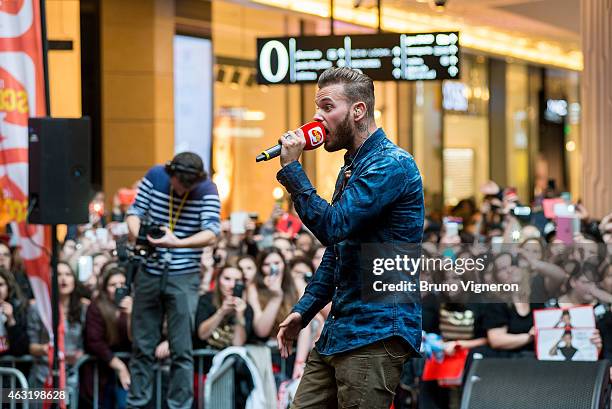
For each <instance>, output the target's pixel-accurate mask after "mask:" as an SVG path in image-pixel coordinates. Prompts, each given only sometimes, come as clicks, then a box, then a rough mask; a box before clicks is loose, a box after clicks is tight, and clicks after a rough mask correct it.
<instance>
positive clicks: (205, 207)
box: [127, 166, 221, 275]
mask: <svg viewBox="0 0 612 409" xmlns="http://www.w3.org/2000/svg"><path fill="white" fill-rule="evenodd" d="M182 199H183V197H181V196H179V195H177V194H176V192H174V194H173V199H172V204H173V210H172V216H173V218H174V219H176V215H177V213H178V211H179V207H180V205H181V202H182ZM169 209H170V176H169V175H168V174H167V173H166V171H165V169H164V167H163V166H154V167H153V168H151V169H150V170H149V171H148V172H147V174H146V175H145V177H144V178H142V180H141V181H140V184H139V185H138V194H137V195H136V201H135V202H134V204H133V205H132V206H131V207H130V209H129V210H128V212H127V214H128V215H136V216H138V217H140V218H141V219H142V218H144V217H147V216H148V217H150V218H151V220H152V221H153V223H155V224H159V225H162V226H167V227H168V226H169V225H170V223H169V220H170V212H169ZM219 211H220V202H219V194H218V193H217V186H215V184H214V183H213V182H211V181H210V180H205V181H203V182H201V183H199V184H198V185H196V186H195V187H194V188H193V189H191V191H190V192H189V194H188V196H187V198H186V200H185V204H184V205H183V207H182V209H181V211H180V214H179V217H178V219H177V220H176V225H175V227H174V234H175V235H176V237H178V238H179V239H183V238H185V237H189V236H193V235H194V234H196V233H199V232H201V231H204V230H210V231H212V232H213V233H215V234H219V231H220V227H221V226H220V219H219ZM157 253H158V257H149V258H148V259H147V262H146V270H147V271H148V272H150V273H152V274H158V275H161V274H162V273H163V271H164V268H165V261H164V260H167V259H170V257H168V256H167V253H170V255H171V261H170V262H169V264H168V274H169V275H178V274H189V273H197V272H199V271H200V257H201V256H202V249H201V248H160V247H158V248H157Z"/></svg>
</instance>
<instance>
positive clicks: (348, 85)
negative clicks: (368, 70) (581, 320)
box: [317, 67, 375, 119]
mask: <svg viewBox="0 0 612 409" xmlns="http://www.w3.org/2000/svg"><path fill="white" fill-rule="evenodd" d="M335 84H342V85H344V95H345V96H346V98H347V99H348V100H349V102H350V103H352V104H354V103H356V102H364V103H365V105H366V109H367V111H368V112H367V117H368V118H370V119H373V118H374V102H375V101H374V82H373V81H372V79H371V78H370V77H368V76H367V75H365V74H363V73H361V72H359V71H357V70H354V69H352V68H348V67H341V68H328V69H327V70H325V71H323V73H322V74H321V76H319V81H318V82H317V86H318V87H319V89H321V88H324V87H327V86H328V85H335Z"/></svg>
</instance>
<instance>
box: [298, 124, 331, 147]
mask: <svg viewBox="0 0 612 409" xmlns="http://www.w3.org/2000/svg"><path fill="white" fill-rule="evenodd" d="M300 129H301V130H302V132H304V138H306V146H305V147H304V150H306V151H309V150H311V149H316V148H318V147H319V146H321V145H323V143H324V142H325V137H326V134H325V128H323V124H321V123H320V122H308V123H307V124H304V125H302V126H300Z"/></svg>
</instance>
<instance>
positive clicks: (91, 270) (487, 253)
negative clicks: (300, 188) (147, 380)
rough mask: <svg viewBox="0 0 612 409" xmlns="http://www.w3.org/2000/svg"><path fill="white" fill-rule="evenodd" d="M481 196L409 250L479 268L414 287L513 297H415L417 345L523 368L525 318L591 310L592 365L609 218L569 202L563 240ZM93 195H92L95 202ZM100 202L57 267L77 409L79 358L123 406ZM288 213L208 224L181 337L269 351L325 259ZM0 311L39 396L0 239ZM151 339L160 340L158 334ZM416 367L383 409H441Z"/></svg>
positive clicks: (33, 336) (122, 303) (23, 302)
mask: <svg viewBox="0 0 612 409" xmlns="http://www.w3.org/2000/svg"><path fill="white" fill-rule="evenodd" d="M489 190H491V189H490V186H489ZM485 193H487V194H486V195H485V197H484V200H483V202H482V204H481V205H480V207H477V206H476V203H475V201H474V200H471V199H469V200H463V201H461V202H460V203H459V204H458V205H457V206H455V207H454V208H452V209H450V211H449V213H450V216H451V217H452V218H450V219H445V220H444V221H443V220H436V219H434V218H432V217H428V218H427V219H426V225H425V232H424V241H423V246H422V248H423V253H424V254H425V255H426V256H427V257H429V258H434V259H435V258H440V259H445V258H453V259H460V258H462V259H470V258H471V259H475V258H479V257H480V258H483V257H484V258H483V259H485V260H487V263H486V267H485V269H484V270H482V271H481V272H478V273H474V272H468V273H466V274H456V273H455V272H452V271H451V272H449V271H435V270H434V271H430V270H423V271H422V272H421V279H422V280H428V281H430V282H432V283H452V282H460V281H466V280H476V281H479V282H483V283H486V282H497V283H517V284H520V285H521V291H519V292H517V293H515V294H513V295H512V296H511V297H510V298H504V299H497V300H496V299H495V296H494V295H482V296H475V295H474V294H470V293H468V292H465V291H455V292H453V291H432V292H423V293H422V294H421V297H422V301H423V332H424V344H427V341H426V339H428V338H427V336H428V335H429V334H437V335H438V336H439V339H440V340H441V342H442V344H441V345H442V347H441V348H442V352H443V354H444V355H446V356H452V355H453V354H454V353H455V352H456V351H457V350H458V349H461V348H463V349H467V350H469V351H470V357H469V358H468V365H469V361H470V360H471V359H477V358H480V357H517V356H518V357H533V358H534V359H535V352H534V338H535V330H534V322H533V311H534V310H536V309H540V308H547V307H560V308H567V307H571V306H575V305H593V307H594V311H595V319H596V327H597V330H596V331H594V333H593V336H592V338H591V342H592V343H593V345H595V347H596V348H597V351H598V353H599V357H600V358H610V357H611V356H612V313H611V311H610V305H611V303H612V214H611V215H608V216H607V217H605V218H604V219H602V220H593V219H591V218H590V217H589V215H588V213H587V211H586V209H584V207H583V206H582V205H580V204H574V205H572V206H573V207H574V209H575V214H576V216H577V219H578V220H579V230H575V231H574V232H573V233H574V234H573V244H571V245H570V244H568V243H566V242H562V241H561V240H560V239H559V237H558V234H557V228H556V225H555V220H554V219H549V218H546V217H544V216H543V211H542V208H541V206H542V202H541V200H542V199H543V197H542V198H539V199H536V201H534V203H533V204H532V205H531V206H529V208H530V212H529V215H527V216H526V215H525V214H522V215H521V214H517V212H515V211H513V209H514V208H516V207H518V206H520V204H519V202H518V197H516V195H515V194H512V191H511V190H509V189H499V188H497V187H496V186H495V189H493V190H492V191H486V192H485ZM103 200H104V199H103V197H102V196H98V197H97V198H96V199H95V201H98V202H103ZM113 204H114V207H113V215H112V217H109V216H110V215H105V214H103V213H100V212H98V211H97V210H95V211H93V212H92V217H91V220H90V223H89V224H87V225H83V226H71V227H70V228H69V231H68V235H67V236H66V239H65V240H64V241H63V244H62V248H61V252H60V262H59V264H58V268H57V273H58V283H59V293H60V299H59V303H60V312H61V314H62V315H61V316H62V317H63V319H64V323H65V324H64V326H65V328H64V330H65V336H64V342H65V356H66V363H67V366H68V368H69V370H68V374H69V376H68V384H69V385H74V386H76V385H77V384H79V385H80V395H81V396H80V397H79V399H81V401H82V402H84V404H85V405H86V406H85V407H90V406H91V400H92V393H93V392H92V391H93V379H94V377H93V366H89V365H84V366H83V367H81V371H80V373H77V372H76V371H71V370H70V367H71V366H73V365H74V364H75V363H76V362H77V361H78V359H79V358H80V357H81V356H83V355H84V354H89V355H91V356H93V357H95V358H97V359H98V360H99V361H100V362H101V365H100V366H99V367H100V377H99V380H100V386H101V388H100V391H101V396H100V399H101V401H102V403H103V407H109V408H110V407H117V408H123V407H125V402H126V396H127V390H128V389H129V386H130V383H131V379H130V371H129V369H128V364H127V362H126V361H125V360H124V359H121V358H119V357H117V356H116V353H118V352H130V351H131V350H132V333H131V314H132V305H133V299H132V297H130V296H129V295H128V296H125V297H122V298H121V299H120V300H118V299H117V298H116V297H115V294H116V291H117V289H120V288H124V287H125V284H126V272H127V268H128V266H127V263H126V262H125V260H119V258H118V257H117V243H118V242H120V240H121V236H122V235H123V234H125V233H127V231H126V229H124V228H122V227H121V224H122V223H123V218H124V217H125V213H126V211H127V207H128V206H127V204H122V203H121V201H120V200H117V198H115V200H113ZM94 207H95V206H94ZM96 209H97V208H96ZM290 213H291V212H286V211H284V210H283V209H282V208H281V206H280V205H277V206H276V207H275V208H274V210H273V211H272V214H271V216H270V218H269V219H268V220H266V221H263V222H260V221H259V220H257V218H256V217H251V218H249V219H247V220H246V221H245V224H244V226H243V231H244V232H243V233H242V232H241V233H235V232H234V233H232V230H233V227H232V223H231V222H230V220H224V221H222V223H221V234H220V237H219V238H218V241H217V244H216V245H215V246H210V247H207V248H205V249H204V253H203V255H202V257H201V263H200V268H201V274H200V286H199V293H200V298H199V301H198V305H197V311H196V314H195V317H194V320H195V331H194V333H193V334H184V336H191V337H192V339H193V345H194V349H200V348H210V349H214V350H223V349H225V348H227V347H230V346H243V345H246V344H263V345H268V346H270V347H271V348H274V347H275V345H276V336H277V333H278V331H279V324H280V323H281V322H282V321H283V320H284V319H285V317H287V315H288V314H289V313H290V311H291V309H292V307H293V306H294V305H295V304H296V302H297V301H298V299H299V298H300V296H301V295H302V294H303V293H304V291H305V288H306V286H307V285H308V282H309V281H310V279H311V278H312V277H313V275H314V274H315V272H316V270H317V268H318V266H319V264H320V263H321V260H322V257H323V252H324V250H325V249H324V247H323V246H321V244H320V243H318V242H317V240H316V239H315V238H314V236H313V235H312V234H311V233H310V232H308V231H307V230H306V229H305V228H303V227H302V229H301V230H300V231H297V232H295V231H293V230H291V229H286V228H285V227H283V226H282V224H281V223H280V222H281V220H282V218H283V216H284V215H287V214H290ZM449 220H451V221H450V222H449ZM453 223H456V224H457V225H458V228H457V229H455V226H454V225H453ZM103 231H104V232H103ZM500 238H501V239H500ZM491 297H493V298H491ZM329 308H330V305H328V306H327V307H325V308H324V309H323V310H321V311H320V312H319V313H318V314H317V316H316V317H315V319H313V320H312V321H311V322H310V323H309V325H308V326H306V327H305V328H304V330H303V331H302V332H301V334H300V336H299V339H298V340H297V345H296V347H295V348H294V352H293V353H292V355H291V356H290V357H289V359H288V360H287V361H286V365H282V367H283V368H284V372H281V370H280V368H281V365H280V356H279V355H278V354H275V355H274V359H273V369H274V373H275V380H276V386H279V385H280V384H281V383H282V382H283V381H287V380H292V379H299V378H300V376H301V375H302V373H303V370H304V363H305V361H306V358H307V356H308V353H309V352H310V350H311V349H312V348H313V346H314V342H315V341H316V340H317V339H318V337H319V335H320V333H321V330H322V328H323V325H324V323H325V320H326V317H327V315H328V313H329ZM0 312H1V317H2V319H1V321H0V323H1V325H0V330H1V332H0V348H1V350H0V353H1V354H4V355H12V356H21V355H26V354H29V355H31V356H32V357H33V362H32V365H31V366H22V367H20V369H22V370H23V371H24V372H26V373H27V374H28V377H29V378H28V379H29V382H30V386H31V387H43V386H44V383H45V379H47V376H48V359H49V358H48V357H49V348H50V344H49V336H48V333H47V330H46V329H45V327H44V325H43V323H42V320H41V317H40V315H39V312H38V308H37V306H36V300H34V297H33V294H32V291H31V288H30V286H29V283H28V280H27V275H26V274H25V272H24V268H23V263H22V262H21V259H20V256H19V248H18V247H14V248H11V247H9V245H8V244H4V243H1V244H0ZM164 331H165V332H166V334H165V336H167V325H164ZM555 351H556V350H555ZM155 356H156V358H157V359H159V360H161V361H163V360H166V359H168V358H169V357H170V348H169V345H168V340H167V337H166V338H164V340H163V341H162V342H160V343H159V345H157V347H156V350H155ZM423 362H424V359H418V358H417V359H412V360H409V362H408V363H407V364H406V366H405V368H404V373H403V375H402V383H401V385H400V387H399V389H400V390H398V394H397V398H396V407H403V406H402V405H404V404H405V400H404V401H402V399H405V397H406V396H407V393H406V391H407V390H418V391H419V393H418V396H419V401H420V405H421V406H420V407H423V408H450V407H454V405H456V402H457V396H458V394H459V393H460V387H457V386H454V387H448V385H444V384H442V383H441V382H438V381H431V380H430V381H423V380H422V379H421V375H422V368H423ZM206 365H207V366H209V365H210V362H207V363H206ZM207 369H208V368H205V369H204V372H206V370H207ZM237 401H238V400H237Z"/></svg>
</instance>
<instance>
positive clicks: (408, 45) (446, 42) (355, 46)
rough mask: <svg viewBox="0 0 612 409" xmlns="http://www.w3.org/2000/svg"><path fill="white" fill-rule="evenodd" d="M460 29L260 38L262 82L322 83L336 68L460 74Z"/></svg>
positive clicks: (409, 76) (429, 76) (385, 77)
mask: <svg viewBox="0 0 612 409" xmlns="http://www.w3.org/2000/svg"><path fill="white" fill-rule="evenodd" d="M459 50H460V49H459V33H458V32H439V33H419V34H371V35H370V34H367V35H344V36H325V37H281V38H259V39H257V82H258V83H259V84H268V85H270V84H295V83H308V82H316V81H317V78H318V77H319V74H321V73H322V72H323V71H325V70H326V69H328V68H331V67H351V68H354V69H359V70H361V71H362V72H363V73H365V74H367V75H368V76H369V77H370V78H372V79H373V80H375V81H418V80H445V79H458V78H459V74H460V72H459Z"/></svg>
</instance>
